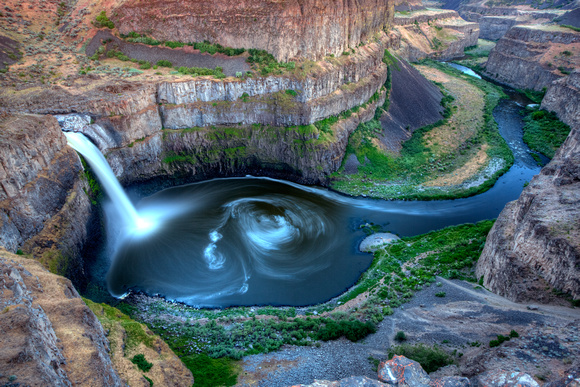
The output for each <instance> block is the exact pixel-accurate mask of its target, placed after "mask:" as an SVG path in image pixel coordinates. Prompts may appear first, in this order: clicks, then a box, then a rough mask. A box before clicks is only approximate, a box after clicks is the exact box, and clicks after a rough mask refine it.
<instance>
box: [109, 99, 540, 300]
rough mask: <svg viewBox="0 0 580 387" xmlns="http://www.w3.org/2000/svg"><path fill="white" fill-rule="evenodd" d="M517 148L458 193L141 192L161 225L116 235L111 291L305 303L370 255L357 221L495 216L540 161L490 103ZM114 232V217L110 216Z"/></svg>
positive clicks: (145, 208) (244, 185)
mask: <svg viewBox="0 0 580 387" xmlns="http://www.w3.org/2000/svg"><path fill="white" fill-rule="evenodd" d="M494 117H495V118H496V120H497V121H498V124H499V127H500V131H501V132H502V135H503V136H504V138H506V139H507V141H508V143H509V145H510V147H511V148H512V149H513V150H514V152H515V157H516V162H515V164H514V166H513V167H512V168H511V169H510V170H509V171H508V172H507V173H506V174H505V175H503V176H502V177H501V178H500V179H499V180H498V182H497V183H496V185H495V186H494V187H493V188H492V189H491V190H489V191H487V192H485V193H483V194H481V195H477V196H474V197H471V198H466V199H459V200H444V201H429V202H411V201H407V202H402V201H382V200H373V199H360V198H357V199H355V198H350V197H345V196H342V195H339V194H336V193H334V192H330V191H328V190H326V189H322V188H316V187H304V186H300V185H297V184H293V183H288V182H283V181H278V180H273V179H268V178H253V177H247V178H231V179H216V180H211V181H206V182H202V183H196V184H190V185H186V186H182V187H177V188H171V189H167V190H164V191H161V192H158V193H157V194H155V195H152V196H150V197H148V198H146V199H144V200H142V201H141V202H140V203H139V205H138V211H139V215H140V216H141V217H142V218H143V219H145V220H147V221H150V222H153V223H154V224H156V225H157V228H156V229H155V230H154V232H151V233H149V234H146V235H142V234H140V233H139V232H134V233H131V234H129V235H124V236H122V237H121V238H120V240H118V241H116V244H115V246H114V249H112V250H113V251H116V256H115V257H114V259H113V263H112V264H111V267H110V269H109V273H108V275H107V283H108V287H109V290H110V292H111V293H112V294H113V295H115V296H118V297H119V296H122V295H123V294H125V293H126V292H127V291H129V290H131V289H134V290H142V291H144V292H146V293H149V294H161V295H164V296H166V297H167V298H169V299H172V300H177V301H181V302H185V303H187V304H190V305H195V306H205V307H227V306H231V305H259V304H269V305H294V306H298V305H308V304H315V303H319V302H323V301H326V300H328V299H330V298H332V297H334V296H336V295H338V294H340V293H342V292H343V291H344V290H345V289H347V288H348V287H350V286H351V285H352V284H353V283H355V282H356V280H357V279H358V277H359V276H360V274H361V273H362V272H363V271H364V270H366V269H367V268H368V266H369V265H370V263H371V261H372V257H371V256H370V255H368V254H363V253H360V252H359V251H358V244H359V243H360V241H361V240H362V239H363V238H364V236H365V235H364V233H363V232H362V231H361V229H360V227H359V226H360V225H361V224H363V223H366V222H373V223H375V224H379V225H383V226H384V229H385V231H390V232H393V233H395V234H398V235H401V236H409V235H416V234H421V233H425V232H428V231H431V230H435V229H440V228H443V227H446V226H449V225H456V224H461V223H468V222H470V223H471V222H477V221H479V220H483V219H490V218H495V217H497V216H498V215H499V213H500V211H501V210H502V209H503V207H504V206H505V204H506V203H507V202H509V201H511V200H514V199H516V198H517V197H518V196H519V194H520V193H521V190H522V188H523V185H524V183H526V182H528V181H529V180H531V178H532V177H533V175H535V174H537V173H538V171H539V167H537V166H536V164H535V162H533V159H531V157H529V155H528V154H527V152H526V150H527V147H526V146H525V144H523V143H522V142H521V121H519V120H520V119H519V115H518V111H517V106H516V105H515V104H514V103H513V102H510V101H504V103H502V104H501V105H500V106H498V108H497V109H496V110H495V111H494ZM108 223H109V228H108V230H109V235H112V234H114V232H113V231H111V229H112V228H113V227H114V225H115V223H116V222H115V221H114V219H113V220H111V218H110V219H109V220H108Z"/></svg>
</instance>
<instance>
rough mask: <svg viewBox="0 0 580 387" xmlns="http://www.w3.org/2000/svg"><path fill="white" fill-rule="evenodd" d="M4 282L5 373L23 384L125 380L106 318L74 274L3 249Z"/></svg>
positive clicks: (0, 320)
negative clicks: (84, 296)
mask: <svg viewBox="0 0 580 387" xmlns="http://www.w3.org/2000/svg"><path fill="white" fill-rule="evenodd" d="M0 283H1V284H2V288H3V289H4V290H3V292H2V293H1V294H0V309H2V310H3V312H2V313H0V330H1V331H2V340H1V344H0V373H1V374H2V375H6V377H8V375H10V376H12V377H13V378H14V377H15V378H16V379H15V380H14V383H18V385H30V386H48V385H50V386H72V385H74V386H120V385H122V382H121V379H120V378H119V376H118V374H117V372H116V371H115V370H114V369H113V366H112V363H111V359H110V357H109V353H108V352H109V342H108V341H107V339H106V337H105V332H104V331H103V328H102V326H101V324H100V323H99V321H98V320H97V318H96V317H95V315H94V314H93V313H92V312H91V311H90V310H89V308H87V306H86V305H85V304H84V302H83V301H82V300H81V298H80V297H79V295H78V293H77V292H76V290H75V289H74V287H73V286H72V284H71V282H70V281H69V280H67V279H65V278H63V277H59V276H57V275H54V274H50V273H48V272H47V271H46V270H44V269H43V268H42V267H41V265H40V264H39V263H38V262H36V261H34V260H31V259H26V258H22V257H17V256H15V255H12V254H10V253H8V252H6V251H5V250H0ZM11 385H12V384H11Z"/></svg>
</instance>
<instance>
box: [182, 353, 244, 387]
mask: <svg viewBox="0 0 580 387" xmlns="http://www.w3.org/2000/svg"><path fill="white" fill-rule="evenodd" d="M181 361H183V364H185V366H186V367H187V368H189V370H190V371H191V373H192V374H193V377H194V379H195V385H196V386H198V387H213V386H233V385H235V384H236V383H237V381H238V376H237V375H236V373H235V372H234V369H233V366H232V360H230V359H226V358H222V359H212V358H210V357H209V356H207V355H191V356H184V357H182V358H181Z"/></svg>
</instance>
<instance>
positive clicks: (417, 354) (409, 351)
mask: <svg viewBox="0 0 580 387" xmlns="http://www.w3.org/2000/svg"><path fill="white" fill-rule="evenodd" d="M394 355H402V356H405V357H407V358H409V359H412V360H415V361H416V362H418V363H419V364H421V367H423V369H424V370H425V371H426V372H427V373H431V372H434V371H437V370H438V369H439V368H441V367H445V366H447V365H449V364H453V358H452V357H451V356H450V355H449V354H448V353H447V352H445V351H443V350H442V349H441V348H439V347H437V346H433V347H428V346H426V345H425V344H416V345H409V344H401V345H398V346H395V347H391V349H390V350H389V358H392V357H393V356H394Z"/></svg>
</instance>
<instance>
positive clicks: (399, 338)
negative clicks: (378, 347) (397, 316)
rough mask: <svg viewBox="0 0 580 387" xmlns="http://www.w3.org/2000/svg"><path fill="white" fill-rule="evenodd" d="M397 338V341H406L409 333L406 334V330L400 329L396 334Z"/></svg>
mask: <svg viewBox="0 0 580 387" xmlns="http://www.w3.org/2000/svg"><path fill="white" fill-rule="evenodd" d="M395 340H397V341H405V340H407V335H406V334H405V332H403V331H399V332H397V334H396V335H395Z"/></svg>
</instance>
